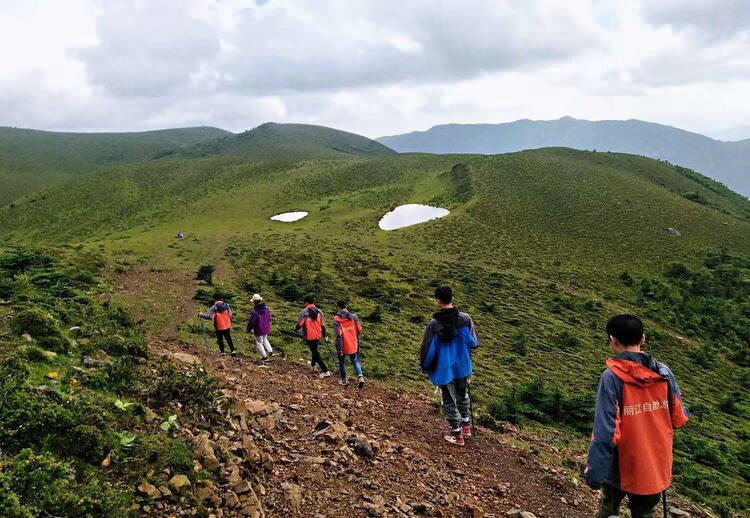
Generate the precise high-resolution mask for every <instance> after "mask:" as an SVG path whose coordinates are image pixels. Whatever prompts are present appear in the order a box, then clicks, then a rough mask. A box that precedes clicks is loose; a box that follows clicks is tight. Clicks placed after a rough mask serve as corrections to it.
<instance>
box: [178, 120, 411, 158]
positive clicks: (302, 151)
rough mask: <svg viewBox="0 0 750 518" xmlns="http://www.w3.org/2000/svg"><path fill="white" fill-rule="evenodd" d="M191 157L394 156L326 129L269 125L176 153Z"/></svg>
mask: <svg viewBox="0 0 750 518" xmlns="http://www.w3.org/2000/svg"><path fill="white" fill-rule="evenodd" d="M174 154H176V155H180V156H188V157H205V156H241V157H246V158H262V159H288V158H342V157H351V156H377V155H394V154H396V153H395V151H393V150H392V149H389V148H388V147H386V146H384V145H383V144H380V143H379V142H376V141H375V140H372V139H369V138H367V137H363V136H361V135H357V134H355V133H349V132H346V131H341V130H337V129H333V128H327V127H325V126H315V125H312V124H278V123H275V122H267V123H265V124H261V125H260V126H258V127H256V128H253V129H251V130H248V131H245V132H243V133H240V134H238V135H226V136H224V137H221V138H219V139H216V140H213V141H210V142H202V143H199V144H195V145H194V146H191V147H189V148H187V149H182V150H175V153H174Z"/></svg>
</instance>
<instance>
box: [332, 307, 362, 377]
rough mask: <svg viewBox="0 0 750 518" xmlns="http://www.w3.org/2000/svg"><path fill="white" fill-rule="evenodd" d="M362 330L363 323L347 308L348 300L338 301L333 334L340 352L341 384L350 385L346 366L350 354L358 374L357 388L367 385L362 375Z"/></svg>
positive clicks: (337, 349) (355, 372)
mask: <svg viewBox="0 0 750 518" xmlns="http://www.w3.org/2000/svg"><path fill="white" fill-rule="evenodd" d="M361 332H362V324H361V323H360V321H359V317H358V316H357V314H356V313H352V312H351V311H349V310H348V309H347V308H346V301H344V300H340V301H338V302H337V303H336V315H335V316H334V317H333V335H334V337H335V338H336V351H337V352H338V353H339V376H340V377H341V379H340V380H339V383H340V384H341V385H344V386H346V385H349V380H348V379H347V377H346V366H345V365H344V360H346V357H347V356H348V357H349V358H351V360H352V363H353V364H354V374H356V375H357V388H358V389H361V388H363V387H364V386H365V377H364V376H363V375H362V364H360V363H359V339H358V336H359V334H360V333H361Z"/></svg>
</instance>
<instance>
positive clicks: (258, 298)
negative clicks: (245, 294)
mask: <svg viewBox="0 0 750 518" xmlns="http://www.w3.org/2000/svg"><path fill="white" fill-rule="evenodd" d="M262 303H263V297H261V296H260V293H256V294H254V295H253V304H255V305H256V306H257V305H258V304H262Z"/></svg>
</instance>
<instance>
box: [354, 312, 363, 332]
mask: <svg viewBox="0 0 750 518" xmlns="http://www.w3.org/2000/svg"><path fill="white" fill-rule="evenodd" d="M354 325H355V329H356V330H357V336H359V335H360V334H361V333H362V322H360V320H359V317H358V316H357V315H356V314H355V315H354Z"/></svg>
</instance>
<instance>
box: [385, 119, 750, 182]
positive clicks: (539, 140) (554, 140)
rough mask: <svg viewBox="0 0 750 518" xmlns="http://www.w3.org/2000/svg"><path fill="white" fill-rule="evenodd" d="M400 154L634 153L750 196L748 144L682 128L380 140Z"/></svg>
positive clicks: (558, 127)
mask: <svg viewBox="0 0 750 518" xmlns="http://www.w3.org/2000/svg"><path fill="white" fill-rule="evenodd" d="M378 141H379V142H382V143H383V144H385V145H386V146H390V147H391V148H393V149H395V150H396V151H398V152H401V153H406V152H422V153H488V154H494V153H508V152H512V151H520V150H523V149H534V148H542V147H549V146H565V147H571V148H576V149H589V150H591V149H595V150H599V151H617V152H622V153H634V154H639V155H645V156H648V157H651V158H658V159H661V160H668V161H670V162H672V163H674V164H680V165H682V166H685V167H689V168H691V169H695V170H696V171H699V172H701V173H703V174H705V175H708V176H710V177H712V178H714V179H716V180H718V181H720V182H722V183H724V184H726V185H728V186H729V187H730V188H732V189H733V190H735V191H737V192H739V193H740V194H743V195H745V196H748V195H750V166H748V164H750V140H744V141H741V142H721V141H719V140H714V139H712V138H709V137H706V136H703V135H699V134H697V133H691V132H689V131H684V130H681V129H678V128H673V127H670V126H664V125H662V124H654V123H651V122H644V121H639V120H626V121H617V120H612V121H587V120H578V119H574V118H572V117H563V118H562V119H559V120H551V121H532V120H519V121H515V122H508V123H504V124H444V125H439V126H435V127H433V128H430V129H429V130H427V131H414V132H411V133H405V134H403V135H393V136H388V137H381V138H379V139H378Z"/></svg>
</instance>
